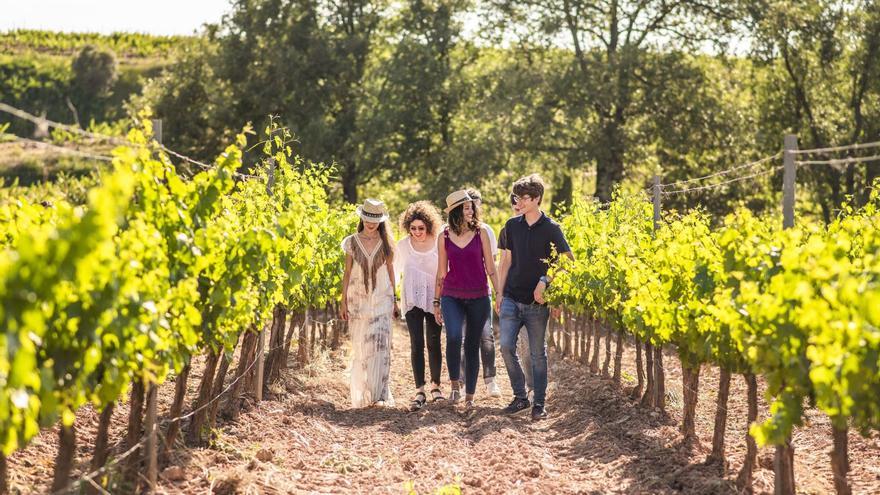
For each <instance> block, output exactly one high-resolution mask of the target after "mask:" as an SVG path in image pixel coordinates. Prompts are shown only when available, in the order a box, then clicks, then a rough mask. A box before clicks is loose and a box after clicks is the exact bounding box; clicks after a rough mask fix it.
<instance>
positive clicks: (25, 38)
mask: <svg viewBox="0 0 880 495" xmlns="http://www.w3.org/2000/svg"><path fill="white" fill-rule="evenodd" d="M193 39H194V38H192V37H190V36H155V35H150V34H140V33H113V34H98V33H60V32H53V31H37V30H30V29H18V30H14V31H7V32H0V52H3V53H6V54H21V53H34V52H36V53H41V54H48V55H62V56H71V55H74V54H76V52H77V51H79V50H80V49H81V48H82V47H84V46H86V45H96V46H99V47H102V48H107V49H110V50H113V52H115V53H116V55H117V56H118V57H120V58H164V57H165V56H167V55H169V54H170V53H171V52H172V51H173V50H174V49H175V48H176V47H179V46H181V45H182V44H184V43H187V42H189V41H190V40H193Z"/></svg>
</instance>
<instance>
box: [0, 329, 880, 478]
mask: <svg viewBox="0 0 880 495" xmlns="http://www.w3.org/2000/svg"><path fill="white" fill-rule="evenodd" d="M603 347H604V341H603ZM603 354H604V351H603ZM624 356H625V357H624V362H623V377H624V381H625V382H627V383H629V385H627V384H626V383H625V384H624V387H623V390H618V389H616V388H615V387H614V386H613V385H612V384H611V382H610V381H609V380H607V379H603V378H601V377H595V376H591V375H590V374H589V372H588V370H587V369H586V368H584V366H583V365H581V364H580V363H577V362H575V361H574V360H563V359H561V358H560V357H559V356H558V355H557V354H556V353H555V352H552V351H551V357H550V386H549V392H548V401H547V406H548V412H549V414H550V418H549V419H547V420H545V421H541V422H537V423H533V422H531V421H530V420H529V419H528V414H523V415H520V416H516V417H507V416H503V415H502V414H500V412H499V411H500V409H501V408H502V407H504V406H505V405H506V404H507V402H508V401H509V400H510V393H511V390H510V386H509V382H508V380H507V376H506V374H505V370H504V364H503V361H502V359H501V356H500V354H499V355H498V359H497V365H498V378H497V379H498V381H499V385H500V386H501V390H502V392H503V393H504V394H505V396H504V398H502V399H492V398H490V397H488V395H487V394H486V390H485V387H484V386H483V384H482V380H480V384H479V385H478V387H477V413H476V415H475V416H474V417H472V418H468V419H466V418H465V417H463V415H462V414H461V409H460V408H453V407H451V406H449V405H445V404H440V403H438V404H429V405H428V406H427V407H426V408H425V409H424V410H422V411H420V412H418V413H408V412H406V411H405V408H406V406H407V404H408V402H409V399H410V398H411V394H412V371H411V369H410V364H409V338H408V336H407V334H406V329H405V328H404V327H403V326H402V325H401V326H398V327H396V328H395V337H394V353H393V361H392V381H393V393H394V396H395V398H396V399H397V406H396V407H395V408H369V409H361V410H352V409H350V408H349V406H348V404H349V401H348V381H347V376H346V371H345V368H346V363H347V353H346V349H343V350H342V351H340V352H339V353H338V354H337V355H334V356H331V355H328V354H323V355H320V356H318V358H317V359H316V360H315V362H314V363H313V364H312V365H311V366H310V367H309V368H307V369H300V370H287V371H285V375H284V377H283V380H282V383H279V384H277V385H276V386H274V387H273V390H272V393H270V394H269V396H268V400H265V401H264V402H262V403H260V405H259V407H256V408H253V409H251V410H250V411H248V412H246V413H244V414H242V416H241V417H240V419H239V420H238V421H237V422H225V423H222V424H221V425H220V427H219V428H218V430H217V432H216V433H217V436H216V440H215V441H214V443H213V444H212V445H211V446H210V447H208V448H198V449H194V448H182V447H181V448H180V449H178V450H176V451H174V453H173V462H172V465H171V467H170V468H168V469H167V470H166V471H164V472H163V474H162V476H160V478H161V488H160V492H161V493H225V494H231V493H254V494H256V493H371V494H383V493H394V494H400V493H410V491H411V490H412V489H414V490H415V491H416V492H417V493H423V494H424V493H436V492H440V493H442V492H444V490H443V489H444V488H453V487H458V488H460V489H461V490H462V491H463V492H465V493H492V494H495V493H498V494H501V493H505V494H507V493H529V494H531V493H548V494H549V493H553V494H557V493H597V494H598V493H689V494H690V493H705V494H724V493H735V491H736V490H735V487H734V485H733V481H732V480H733V479H734V478H735V476H736V470H737V469H739V466H740V464H741V462H742V456H743V452H744V450H745V441H744V438H745V432H746V429H747V425H746V424H745V423H746V422H745V407H746V406H745V400H744V398H745V391H744V386H743V384H742V380H741V378H739V377H734V380H733V382H732V386H731V401H730V404H729V405H728V410H729V417H730V419H729V422H728V429H727V435H726V440H727V445H728V449H727V461H728V463H729V470H728V471H727V472H722V471H721V469H720V468H719V467H707V466H704V465H703V464H702V461H703V459H705V457H706V453H707V452H706V450H704V449H701V448H699V447H698V448H697V450H695V451H694V452H690V453H689V452H685V451H684V450H683V449H682V448H681V446H680V440H681V435H680V434H679V432H678V422H679V421H680V417H681V404H680V402H679V401H677V400H676V397H681V372H680V369H679V367H678V360H677V359H676V358H675V356H674V354H672V353H668V354H667V358H666V361H665V363H666V369H667V385H666V386H667V390H668V391H670V400H669V404H668V407H667V412H668V415H661V414H659V413H658V412H657V411H652V410H646V409H644V408H641V407H638V406H636V405H635V404H634V402H633V401H631V400H630V399H628V398H627V394H626V392H628V390H629V388H630V387H631V386H632V382H633V381H634V379H633V377H634V375H635V363H634V352H633V350H632V348H631V346H627V350H626V353H625V354H624ZM198 362H199V363H200V361H198ZM200 372H201V364H197V365H196V366H194V371H193V377H192V378H191V380H190V386H189V392H188V400H187V403H188V404H189V403H191V400H192V397H194V396H195V387H196V384H197V382H198V377H199V375H200ZM447 376H448V375H447V374H446V370H445V366H444V370H443V377H444V381H445V380H446V377H447ZM717 380H718V373H717V370H715V369H713V368H711V367H704V368H703V374H702V377H701V381H700V383H701V386H700V401H699V405H698V408H697V420H698V423H697V433H698V435H699V438H700V440H701V442H702V444H703V445H704V446H707V447H708V446H710V445H711V437H712V428H713V423H712V422H713V417H714V416H713V415H714V408H715V404H714V395H715V386H716V384H717ZM445 388H446V391H447V392H448V382H446V384H445ZM172 393H173V383H169V384H166V385H165V386H163V387H162V389H161V390H160V417H163V416H164V417H167V409H168V405H169V404H170V399H171V395H172ZM760 410H761V413H760V414H761V417H764V416H765V415H766V411H767V408H766V404H764V403H763V402H762V404H761V406H760ZM127 414H128V411H127V405H126V404H122V405H121V406H120V407H119V408H118V409H117V412H116V414H115V415H114V421H113V425H112V427H111V438H113V439H116V440H117V442H118V440H119V439H121V438H123V436H124V432H125V418H126V417H127ZM807 418H808V420H809V421H810V425H809V426H808V427H806V428H799V429H798V430H796V432H795V435H794V436H793V443H794V446H795V469H796V478H797V485H798V491H799V492H802V493H829V492H832V491H833V485H832V483H831V473H830V464H829V462H828V454H827V452H828V451H829V449H830V444H831V437H830V433H829V432H830V428H829V426H828V422H827V418H824V416H822V415H821V414H819V413H817V412H815V411H808V413H807ZM96 424H97V415H96V414H95V413H94V411H90V410H89V409H88V408H84V410H83V411H81V412H80V414H78V418H77V425H78V426H77V428H78V435H79V436H80V439H81V440H80V443H79V445H78V449H77V464H76V466H75V475H77V474H81V473H82V472H85V471H87V470H88V460H89V458H90V456H91V451H92V448H93V445H92V443H93V442H94V431H95V427H96ZM56 435H57V432H56V431H55V430H54V429H48V430H45V431H43V432H42V433H41V434H40V435H39V436H38V437H37V438H36V439H34V441H33V442H32V443H31V445H30V446H29V447H28V448H27V449H25V450H24V451H21V452H18V453H16V454H15V455H13V456H12V457H11V458H10V482H11V485H12V488H13V493H33V492H34V491H38V492H45V491H46V490H47V488H48V484H49V483H50V481H51V467H52V465H53V462H54V460H53V457H54V454H55V450H56V448H57V447H56V444H57V443H56ZM114 450H115V451H116V452H119V451H120V446H119V444H118V443H117V444H116V446H115V448H114ZM772 459H773V451H772V449H769V448H767V449H761V450H760V452H759V456H758V464H759V466H758V467H757V469H756V471H755V489H756V492H757V493H768V492H769V493H772V490H773V472H772ZM850 459H851V464H852V471H851V476H850V479H851V481H852V484H853V492H854V493H880V435H877V434H874V435H873V437H871V438H868V439H864V438H861V437H859V436H857V435H856V434H855V433H853V434H851V436H850ZM112 493H114V494H115V493H116V492H115V491H112ZM447 493H449V492H447ZM451 493H455V492H454V491H453V492H451Z"/></svg>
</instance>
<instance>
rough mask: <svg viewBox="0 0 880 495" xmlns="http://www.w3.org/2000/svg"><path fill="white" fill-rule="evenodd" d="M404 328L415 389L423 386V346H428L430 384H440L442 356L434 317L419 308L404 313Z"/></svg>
mask: <svg viewBox="0 0 880 495" xmlns="http://www.w3.org/2000/svg"><path fill="white" fill-rule="evenodd" d="M406 328H407V329H408V330H409V347H410V360H411V361H412V369H413V376H414V377H415V380H416V388H421V387H424V386H425V344H427V346H428V366H430V368H431V383H440V367H441V365H442V363H443V356H442V354H441V350H440V325H438V324H437V321H436V320H434V315H433V314H432V313H428V312H426V311H424V310H422V309H421V308H413V309H411V310H409V311H407V312H406ZM426 337H427V338H426Z"/></svg>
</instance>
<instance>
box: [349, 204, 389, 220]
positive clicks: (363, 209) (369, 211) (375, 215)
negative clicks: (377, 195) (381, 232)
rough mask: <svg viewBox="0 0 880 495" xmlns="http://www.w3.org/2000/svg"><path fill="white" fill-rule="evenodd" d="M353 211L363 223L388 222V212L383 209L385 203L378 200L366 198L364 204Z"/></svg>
mask: <svg viewBox="0 0 880 495" xmlns="http://www.w3.org/2000/svg"><path fill="white" fill-rule="evenodd" d="M355 211H356V213H357V214H358V216H359V217H361V220H363V221H365V222H370V223H382V222H384V221H386V220H388V210H387V209H386V208H385V203H383V202H382V201H379V200H378V199H370V198H367V199H366V200H364V204H362V205H361V206H358V207H357V210H355Z"/></svg>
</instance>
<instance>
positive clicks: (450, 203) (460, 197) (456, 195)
mask: <svg viewBox="0 0 880 495" xmlns="http://www.w3.org/2000/svg"><path fill="white" fill-rule="evenodd" d="M473 200H474V198H472V197H471V196H470V194H468V192H467V190H465V189H461V190H459V191H455V192H453V193H450V194H449V196H446V208H445V209H444V210H443V211H445V212H446V213H449V212H450V211H452V210H453V209H454V208H456V207H457V206H459V205H463V204H465V203H467V202H468V201H473Z"/></svg>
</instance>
